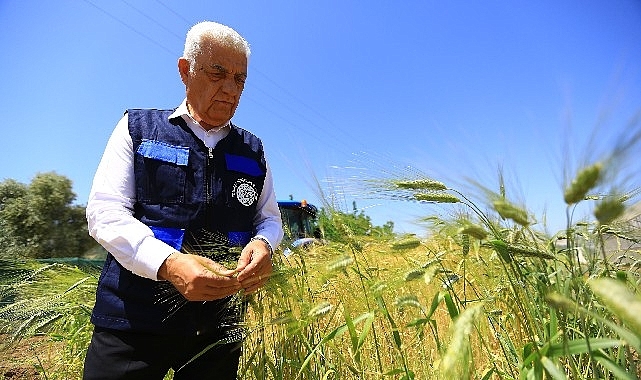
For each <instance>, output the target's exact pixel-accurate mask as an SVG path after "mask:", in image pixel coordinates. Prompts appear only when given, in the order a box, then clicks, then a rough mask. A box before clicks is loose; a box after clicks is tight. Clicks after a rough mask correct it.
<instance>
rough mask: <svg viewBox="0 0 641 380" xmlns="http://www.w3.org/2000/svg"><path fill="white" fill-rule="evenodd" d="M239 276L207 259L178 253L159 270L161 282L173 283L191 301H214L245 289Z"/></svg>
mask: <svg viewBox="0 0 641 380" xmlns="http://www.w3.org/2000/svg"><path fill="white" fill-rule="evenodd" d="M236 273H237V271H236V270H230V269H227V268H225V267H224V266H222V265H220V264H218V263H217V262H215V261H212V260H210V259H208V258H206V257H201V256H197V255H187V254H182V253H178V252H175V253H172V254H171V255H169V257H167V259H166V260H165V262H164V263H163V264H162V265H161V266H160V269H158V278H160V279H162V280H167V281H169V282H171V283H172V284H173V285H174V287H175V288H176V289H178V291H179V292H180V294H182V295H183V296H185V298H187V299H188V300H189V301H213V300H216V299H221V298H225V297H227V296H230V295H232V294H234V293H236V292H238V291H239V290H240V289H242V288H243V287H242V286H241V283H240V282H239V281H238V279H237V278H236V277H234V275H235V274H236Z"/></svg>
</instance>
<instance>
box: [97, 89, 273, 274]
mask: <svg viewBox="0 0 641 380" xmlns="http://www.w3.org/2000/svg"><path fill="white" fill-rule="evenodd" d="M174 117H182V118H183V120H185V122H186V123H187V125H188V126H189V128H191V130H192V131H193V132H194V133H195V134H196V136H197V137H198V138H200V139H201V140H202V141H203V142H204V143H205V146H207V147H208V148H214V147H215V146H216V144H217V143H218V142H219V141H220V140H221V139H223V138H224V137H225V136H227V134H228V133H229V128H227V127H225V128H220V129H218V128H214V129H212V130H210V131H209V132H208V131H206V130H205V129H203V128H202V127H201V126H200V124H198V122H197V121H196V120H194V119H193V118H192V117H191V116H190V115H189V111H188V110H187V104H186V100H184V101H183V102H182V104H181V105H180V106H179V107H178V108H177V109H176V111H175V112H174V113H173V114H172V115H171V116H169V118H170V119H171V118H174ZM227 124H229V122H228V123H227ZM133 162H134V152H133V142H132V140H131V136H130V135H129V128H128V117H127V115H126V114H125V116H124V117H123V118H122V119H121V120H120V121H119V122H118V124H117V125H116V128H115V129H114V131H113V133H112V135H111V137H110V138H109V141H108V142H107V147H106V148H105V152H104V154H103V156H102V159H101V161H100V164H99V165H98V169H97V170H96V174H95V176H94V180H93V185H92V187H91V192H90V193H89V200H88V202H87V222H88V227H89V234H90V235H91V236H92V237H93V238H94V239H96V241H98V243H100V244H101V245H102V246H103V247H104V248H105V249H106V250H107V251H109V252H110V253H111V254H112V255H113V256H114V258H115V259H116V260H118V262H119V263H120V264H122V266H123V267H125V268H126V269H128V270H130V271H131V272H133V273H135V274H137V275H139V276H142V277H146V278H150V279H153V280H158V269H159V268H160V266H161V265H162V263H163V262H164V261H165V259H166V258H167V257H168V256H169V255H170V254H172V253H174V252H176V250H175V249H173V248H172V247H170V246H169V245H167V244H165V243H164V242H162V241H160V240H158V239H156V238H155V237H154V234H153V232H152V231H151V229H150V228H149V227H148V226H146V225H145V224H144V223H142V222H140V221H139V220H138V219H136V218H134V216H133V206H134V203H135V201H136V190H135V189H136V188H135V178H134V165H133ZM256 210H257V212H256V217H255V218H254V225H255V226H256V231H257V234H256V236H260V237H263V238H265V239H267V241H268V242H269V243H270V245H271V247H272V249H275V248H276V247H277V246H278V244H280V241H281V240H282V238H283V228H282V222H281V217H280V211H279V210H278V204H277V202H276V196H275V194H274V184H273V179H272V173H271V170H270V169H269V165H268V166H267V173H266V176H265V183H264V186H263V191H262V193H261V194H260V197H259V198H258V204H257V206H256Z"/></svg>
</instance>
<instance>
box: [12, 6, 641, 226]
mask: <svg viewBox="0 0 641 380" xmlns="http://www.w3.org/2000/svg"><path fill="white" fill-rule="evenodd" d="M202 20H213V21H219V22H222V23H225V24H227V25H230V26H232V27H233V28H235V29H236V30H238V31H239V32H240V33H241V34H243V35H244V36H245V38H246V39H247V40H248V41H249V42H250V44H251V46H252V56H251V58H250V64H249V78H248V81H247V86H246V89H245V92H244V94H243V97H242V99H241V103H240V106H239V108H238V111H237V113H236V116H235V118H234V121H235V123H236V124H238V125H240V126H242V127H244V128H246V129H249V130H251V131H253V132H255V133H256V134H257V135H259V136H260V137H262V138H263V140H264V142H265V145H266V148H267V153H268V157H269V159H270V162H271V166H272V169H273V171H274V176H275V181H276V192H277V195H278V197H279V198H282V199H285V198H287V197H288V196H289V195H290V194H292V195H293V196H294V198H296V199H299V198H307V199H309V200H312V201H313V202H317V203H318V202H319V196H320V195H319V191H318V188H317V185H316V184H317V183H320V184H321V187H322V188H323V189H325V191H326V193H327V192H330V193H331V192H332V191H333V192H335V193H336V194H338V195H339V196H338V199H339V200H340V203H341V204H343V205H344V206H345V207H347V208H348V209H351V204H352V201H353V200H356V202H357V206H358V207H362V208H364V209H365V210H366V214H368V215H370V216H371V217H372V218H373V220H374V222H375V223H377V224H382V223H384V222H385V221H387V220H394V221H395V222H396V226H397V228H396V230H397V231H399V232H417V231H420V229H421V228H422V227H420V226H419V227H417V226H416V225H415V224H413V221H414V220H416V219H417V218H419V217H421V216H426V215H428V214H431V213H433V212H439V213H441V212H447V211H443V209H439V210H436V211H435V209H434V208H429V207H425V206H422V205H418V204H414V203H407V202H389V201H387V200H377V199H371V197H369V196H364V194H363V193H360V192H358V191H355V190H354V189H357V188H359V186H355V185H354V184H357V183H359V182H362V181H363V180H364V179H368V178H376V177H386V176H390V175H392V176H411V175H415V173H416V172H417V171H418V172H420V173H422V175H426V176H430V177H433V178H435V179H439V180H442V181H444V182H446V183H448V184H452V185H455V186H465V185H464V183H465V181H466V180H467V179H474V180H477V181H479V182H480V183H482V184H483V185H485V186H487V187H490V188H492V189H497V174H496V173H497V168H498V167H502V168H503V170H504V172H505V177H506V180H507V182H508V184H509V185H510V188H509V193H508V195H509V196H510V197H511V198H512V199H514V200H515V201H517V202H523V203H524V204H525V205H526V206H527V207H528V208H530V209H531V210H532V211H533V212H534V213H535V214H537V215H542V213H543V212H544V211H546V213H547V217H548V223H549V224H550V225H551V226H552V228H556V227H557V226H560V225H562V220H563V218H564V215H565V210H564V208H563V206H562V190H561V188H562V184H563V175H564V174H563V169H564V167H565V168H569V169H570V170H576V168H577V167H578V166H580V165H582V164H585V163H586V162H589V161H591V160H594V159H597V158H599V156H600V155H601V154H602V153H603V152H606V151H608V149H610V148H611V147H612V145H613V144H614V142H615V140H616V138H617V136H619V135H621V134H622V133H624V131H625V130H626V129H629V128H631V127H630V124H629V123H628V122H629V120H630V119H631V118H632V117H633V116H634V115H635V113H636V112H638V111H639V110H640V109H641V2H639V1H637V0H611V1H596V0H587V1H578V0H573V1H547V0H543V1H529V2H525V1H518V2H517V1H513V2H507V1H484V2H480V1H401V2H390V1H387V2H383V1H370V2H365V1H363V2H356V1H333V0H332V1H314V2H311V1H245V0H239V1H226V2H219V1H190V0H181V1H172V0H162V1H158V0H140V1H134V0H127V1H124V0H110V1H100V0H59V1H55V2H53V1H35V0H20V1H19V0H0V24H1V25H2V32H1V33H0V50H1V51H2V57H3V59H2V60H0V83H1V85H0V86H1V88H2V91H0V112H1V114H2V116H3V119H4V120H3V123H2V124H1V126H0V128H1V131H2V136H3V139H2V142H1V143H0V144H2V149H1V153H0V180H3V179H7V178H12V179H16V180H18V181H20V182H23V183H29V182H30V181H31V179H32V178H33V176H34V175H35V174H36V173H38V172H47V171H56V172H57V173H58V174H62V175H65V176H67V177H68V178H70V179H71V180H72V181H73V184H74V191H75V192H76V194H77V196H78V199H77V202H78V203H80V204H85V203H86V198H87V196H88V193H89V189H90V186H91V180H92V177H93V173H94V171H95V168H96V166H97V165H98V162H99V160H100V157H101V155H102V152H103V149H104V146H105V143H106V141H107V139H108V137H109V135H110V133H111V131H112V129H113V127H114V126H115V124H116V122H117V121H118V119H119V118H120V117H121V115H122V113H123V111H124V110H125V109H127V108H141V107H153V108H172V107H175V106H177V105H178V104H179V103H180V102H181V101H182V99H183V97H184V87H183V85H182V83H181V81H180V78H179V76H178V72H177V67H176V61H177V59H178V57H179V56H180V55H181V53H182V49H183V42H184V35H185V33H186V31H187V29H188V28H189V27H190V26H191V25H192V24H193V23H195V22H198V21H202ZM633 127H635V128H641V125H640V124H638V123H637V124H636V125H634V126H633ZM564 146H570V147H571V149H570V150H569V151H566V150H564V149H563V147H564ZM636 153H639V150H638V149H637V150H636ZM636 157H639V154H636ZM408 165H409V166H411V167H413V168H415V169H412V170H409V169H405V168H406V166H408ZM629 165H630V167H628V168H627V169H631V170H629V171H630V172H631V173H633V174H632V175H633V177H632V182H633V183H632V186H634V185H636V186H639V180H638V178H640V177H641V176H639V170H638V167H639V166H640V165H639V163H638V159H636V162H635V160H634V159H633V160H631V161H630V164H629ZM355 168H361V169H355ZM412 173H414V174H412ZM635 174H636V183H634V181H635V178H634V175H635Z"/></svg>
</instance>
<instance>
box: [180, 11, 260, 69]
mask: <svg viewBox="0 0 641 380" xmlns="http://www.w3.org/2000/svg"><path fill="white" fill-rule="evenodd" d="M205 36H207V37H209V38H211V40H212V41H214V42H217V43H218V44H220V45H222V46H226V47H231V48H233V49H236V50H238V51H239V52H242V53H244V54H245V56H246V57H247V58H249V54H250V53H251V51H250V50H249V43H248V42H247V41H246V40H245V39H244V38H243V37H242V36H241V35H240V34H238V32H236V31H235V30H234V29H232V28H230V27H228V26H227V25H223V24H219V23H217V22H213V21H203V22H199V23H198V24H196V25H194V26H192V27H191V29H189V31H188V32H187V38H185V50H184V52H183V58H185V59H186V60H187V61H189V66H190V70H194V69H195V66H196V57H197V56H198V55H199V54H200V53H201V52H202V50H203V48H204V47H205V46H202V45H201V43H202V40H203V37H205Z"/></svg>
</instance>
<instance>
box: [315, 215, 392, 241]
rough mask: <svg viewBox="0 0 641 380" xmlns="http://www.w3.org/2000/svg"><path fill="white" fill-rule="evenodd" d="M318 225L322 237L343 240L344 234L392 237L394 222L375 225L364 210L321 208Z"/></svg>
mask: <svg viewBox="0 0 641 380" xmlns="http://www.w3.org/2000/svg"><path fill="white" fill-rule="evenodd" d="M318 226H319V228H320V229H321V231H322V234H323V237H324V238H325V239H328V240H331V241H337V242H340V241H343V240H344V239H345V237H346V235H348V234H349V235H353V236H379V237H392V236H393V235H394V232H393V230H394V222H392V221H388V222H387V223H385V224H384V225H382V226H375V225H373V224H372V220H371V218H370V217H369V216H367V215H365V212H364V211H362V210H361V211H357V210H356V208H354V211H353V212H352V213H347V212H342V211H338V210H331V209H326V208H323V209H321V212H320V214H319V217H318Z"/></svg>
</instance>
